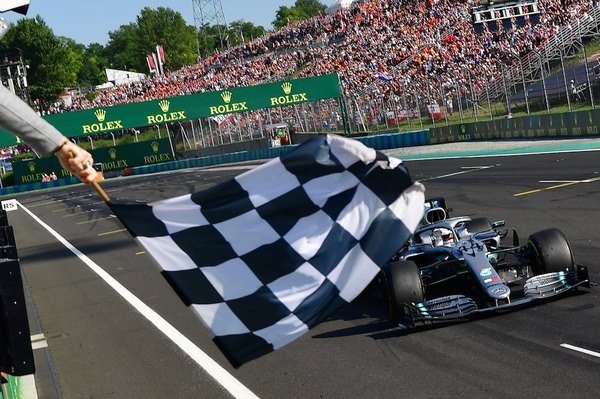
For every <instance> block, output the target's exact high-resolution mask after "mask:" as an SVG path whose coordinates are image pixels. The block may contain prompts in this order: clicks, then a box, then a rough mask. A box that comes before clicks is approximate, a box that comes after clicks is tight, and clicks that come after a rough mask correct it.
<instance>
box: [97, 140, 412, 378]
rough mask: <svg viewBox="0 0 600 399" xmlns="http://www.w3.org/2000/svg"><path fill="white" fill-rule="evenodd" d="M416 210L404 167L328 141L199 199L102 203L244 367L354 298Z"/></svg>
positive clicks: (347, 143)
mask: <svg viewBox="0 0 600 399" xmlns="http://www.w3.org/2000/svg"><path fill="white" fill-rule="evenodd" d="M423 203H424V188H423V186H422V185H421V184H420V183H418V182H413V181H412V180H411V178H410V176H409V173H408V171H407V170H406V168H405V167H404V165H403V164H402V162H401V161H400V160H398V159H395V158H388V157H387V156H385V155H383V154H381V153H378V152H376V151H375V150H373V149H371V148H368V147H366V146H364V145H363V144H361V143H360V142H358V141H355V140H352V139H347V138H343V137H340V136H335V135H327V136H320V137H319V138H316V139H313V140H311V141H309V142H306V143H304V144H302V145H300V146H298V147H297V148H295V149H293V150H291V151H290V152H288V153H287V154H285V155H282V156H281V157H279V158H276V159H273V160H271V161H269V162H267V163H265V164H263V165H261V166H259V167H257V168H255V169H252V170H250V171H248V172H245V173H243V174H241V175H239V176H237V177H235V178H233V179H231V180H229V181H226V182H223V183H221V184H218V185H216V186H214V187H212V188H210V189H207V190H205V191H200V192H197V193H193V194H188V195H184V196H180V197H175V198H171V199H167V200H161V201H158V202H153V203H148V204H139V203H138V204H125V203H109V206H110V207H111V209H112V210H113V212H114V213H115V215H116V216H118V218H119V219H120V220H121V221H122V223H123V224H124V226H125V227H126V228H127V229H128V230H129V232H130V233H131V234H132V235H133V236H134V237H136V238H137V240H138V241H139V243H140V244H141V245H142V246H143V247H144V248H145V249H146V251H147V253H148V254H150V255H151V256H152V257H153V258H154V260H155V261H156V262H157V263H158V265H159V266H160V268H161V269H162V273H163V275H164V276H165V278H166V279H167V280H168V281H169V283H170V284H171V286H172V287H173V289H174V290H175V291H176V292H177V293H178V295H179V296H180V297H181V299H182V300H183V301H184V303H185V304H186V305H188V306H190V307H191V308H192V309H193V310H194V311H195V312H196V314H197V315H198V316H199V318H200V319H201V321H202V322H203V323H204V325H205V326H206V327H208V329H209V330H210V332H211V334H212V335H213V341H214V342H215V343H216V344H217V345H218V347H219V348H220V349H221V351H222V352H223V353H224V355H225V356H226V357H227V359H228V360H229V361H230V362H231V364H232V365H233V366H234V367H239V366H240V365H241V364H243V363H245V362H248V361H250V360H252V359H255V358H257V357H260V356H262V355H265V354H267V353H269V352H271V351H273V350H276V349H278V348H281V347H282V346H284V345H286V344H288V343H290V342H291V341H293V340H295V339H296V338H298V337H300V336H301V335H303V334H304V333H306V332H307V331H308V330H309V329H310V328H312V327H313V326H315V325H316V324H317V323H319V322H321V321H322V320H324V319H325V318H327V317H328V316H330V315H331V314H332V313H333V312H334V311H336V310H337V309H339V308H340V307H341V306H342V305H344V304H347V303H349V302H350V301H352V300H353V299H354V298H355V297H356V296H358V294H360V293H361V292H362V291H363V290H364V289H365V288H366V286H367V285H368V284H369V282H371V281H372V280H373V278H374V277H375V276H376V275H377V273H378V272H379V271H380V268H381V267H382V266H383V265H384V264H385V263H386V262H387V261H389V259H390V258H391V257H392V256H393V255H394V254H395V253H396V252H397V251H398V250H399V249H400V247H401V246H402V245H403V244H404V243H405V242H406V241H407V240H408V238H409V237H410V235H411V234H412V232H414V229H415V228H416V226H417V223H418V222H419V221H420V219H421V217H422V212H423Z"/></svg>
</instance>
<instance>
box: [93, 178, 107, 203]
mask: <svg viewBox="0 0 600 399" xmlns="http://www.w3.org/2000/svg"><path fill="white" fill-rule="evenodd" d="M91 184H92V187H94V190H96V192H97V193H98V195H100V197H102V199H103V200H104V202H106V203H108V202H110V198H109V197H108V194H106V191H104V189H103V188H102V187H100V184H98V182H97V181H93V182H92V183H91Z"/></svg>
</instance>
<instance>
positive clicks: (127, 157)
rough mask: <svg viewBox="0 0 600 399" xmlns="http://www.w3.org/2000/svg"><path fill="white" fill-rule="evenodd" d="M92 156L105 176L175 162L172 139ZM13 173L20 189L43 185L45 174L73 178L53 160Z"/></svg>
mask: <svg viewBox="0 0 600 399" xmlns="http://www.w3.org/2000/svg"><path fill="white" fill-rule="evenodd" d="M90 152H91V154H92V157H93V158H94V162H95V163H101V164H102V169H103V171H105V172H106V171H110V170H123V169H127V168H132V167H136V166H145V165H153V164H157V163H163V162H171V161H174V159H173V153H172V152H171V146H170V144H169V139H166V138H165V139H158V140H151V141H143V142H140V143H133V144H124V145H120V146H117V147H107V148H99V149H95V150H91V151H90ZM13 171H14V174H15V184H17V185H18V184H27V183H35V182H40V181H42V179H43V177H44V174H46V175H51V174H52V172H54V173H55V174H56V176H57V177H58V178H59V179H60V178H61V177H66V176H70V174H69V172H67V171H66V170H64V169H62V167H61V166H60V163H59V161H58V158H56V157H54V156H50V157H45V158H39V159H31V160H27V161H21V162H13Z"/></svg>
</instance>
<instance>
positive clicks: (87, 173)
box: [54, 139, 98, 184]
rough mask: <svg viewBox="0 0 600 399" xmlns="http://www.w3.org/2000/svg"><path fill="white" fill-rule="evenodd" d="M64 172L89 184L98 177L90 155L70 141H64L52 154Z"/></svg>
mask: <svg viewBox="0 0 600 399" xmlns="http://www.w3.org/2000/svg"><path fill="white" fill-rule="evenodd" d="M54 155H56V156H57V157H58V160H59V161H60V164H61V165H62V167H63V168H65V170H67V171H68V172H71V173H72V174H74V175H75V176H77V177H78V178H79V179H80V180H81V181H82V182H84V183H86V184H90V183H92V182H94V181H95V180H96V178H97V177H98V172H96V170H95V169H94V168H93V166H92V165H93V164H94V159H93V158H92V155H91V154H90V153H89V152H87V151H86V150H84V149H83V148H81V147H79V146H78V145H77V144H75V143H73V142H72V141H70V140H67V139H65V142H64V144H61V145H60V147H59V148H58V150H57V151H56V152H55V153H54Z"/></svg>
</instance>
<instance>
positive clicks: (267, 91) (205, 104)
mask: <svg viewBox="0 0 600 399" xmlns="http://www.w3.org/2000/svg"><path fill="white" fill-rule="evenodd" d="M341 95H342V92H341V89H340V83H339V78H338V76H337V74H330V75H322V76H315V77H310V78H302V79H292V80H286V81H280V82H275V83H267V84H262V85H257V86H249V87H238V88H231V89H225V90H221V91H214V92H207V93H198V94H190V95H186V96H176V97H170V98H164V99H160V100H153V101H144V102H139V103H131V104H125V105H115V106H112V107H101V108H93V109H89V110H84V111H73V112H66V113H62V114H52V115H46V116H44V119H46V120H47V121H48V122H49V123H50V124H52V125H54V127H56V128H57V129H58V130H59V131H61V132H63V133H64V134H65V135H67V136H69V137H79V136H84V135H88V134H97V133H105V132H110V131H113V130H122V129H128V128H140V127H144V126H152V125H160V124H164V123H172V122H175V123H177V122H183V121H187V120H190V119H198V118H208V117H216V116H219V115H227V114H232V113H236V112H246V111H252V110H258V109H264V108H272V107H281V106H289V105H294V104H301V103H305V102H310V101H319V100H325V99H330V98H339V97H341ZM13 144H15V137H14V136H12V135H10V134H9V133H7V132H4V131H1V130H0V146H7V145H13Z"/></svg>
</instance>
